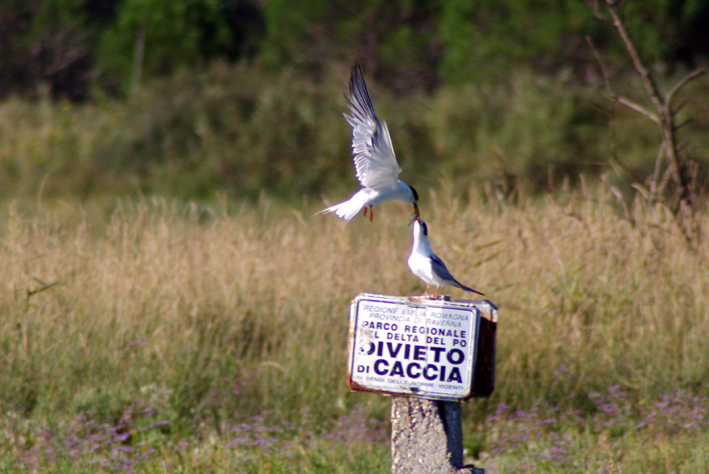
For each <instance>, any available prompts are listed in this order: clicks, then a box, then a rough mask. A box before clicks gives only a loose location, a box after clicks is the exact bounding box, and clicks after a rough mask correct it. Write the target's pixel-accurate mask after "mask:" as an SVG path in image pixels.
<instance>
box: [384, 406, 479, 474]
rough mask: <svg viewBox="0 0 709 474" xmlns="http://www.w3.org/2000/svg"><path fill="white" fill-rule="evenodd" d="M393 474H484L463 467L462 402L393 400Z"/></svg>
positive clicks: (473, 468)
mask: <svg viewBox="0 0 709 474" xmlns="http://www.w3.org/2000/svg"><path fill="white" fill-rule="evenodd" d="M391 452H392V460H393V463H392V473H393V474H484V473H485V471H484V470H483V469H479V468H475V467H474V466H463V426H462V420H461V409H460V402H442V401H433V400H424V399H421V398H415V397H411V398H409V397H392V404H391Z"/></svg>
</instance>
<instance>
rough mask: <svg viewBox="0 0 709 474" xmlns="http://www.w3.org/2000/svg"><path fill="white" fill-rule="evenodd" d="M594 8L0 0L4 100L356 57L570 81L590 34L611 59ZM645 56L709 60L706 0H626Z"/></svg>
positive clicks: (76, 95)
mask: <svg viewBox="0 0 709 474" xmlns="http://www.w3.org/2000/svg"><path fill="white" fill-rule="evenodd" d="M592 4H593V2H592V1H591V0H587V1H585V2H583V1H579V0H478V1H472V0H450V1H447V2H439V1H435V0H393V1H392V0H372V1H369V2H351V1H347V0H268V1H260V0H171V1H164V0H7V1H4V2H1V3H0V71H2V74H0V96H2V97H4V96H7V95H9V94H18V95H22V96H26V97H33V96H36V95H37V94H42V93H49V94H51V95H52V96H54V97H68V98H70V99H71V100H82V99H86V98H88V97H89V96H90V94H91V91H92V90H95V88H101V89H103V90H105V91H107V92H109V93H116V94H122V93H125V92H127V91H128V90H130V87H131V85H132V83H134V82H135V81H136V80H140V79H141V78H147V77H159V76H163V75H169V74H171V73H173V72H174V71H175V70H176V69H179V68H181V67H189V68H192V67H199V66H202V65H205V64H208V62H209V61H211V60H214V59H216V58H220V59H222V60H226V61H237V60H240V59H243V58H250V59H252V60H254V61H258V62H259V63H260V64H261V65H262V66H263V67H264V68H266V69H272V70H278V69H280V68H283V67H293V68H297V69H299V70H300V71H301V72H302V73H304V74H311V75H313V76H314V77H317V75H318V72H319V71H320V70H321V69H322V67H323V66H324V65H325V64H327V63H328V62H333V61H340V62H349V61H351V59H352V58H353V57H354V56H359V57H361V58H362V59H363V61H365V62H366V63H367V65H368V70H369V71H370V72H371V73H372V74H374V75H375V76H376V77H377V78H378V79H379V80H380V81H382V82H384V83H386V84H387V85H388V86H391V87H392V88H393V89H394V90H397V91H399V92H401V93H406V92H408V91H411V90H416V89H425V90H431V89H432V88H434V87H436V85H438V84H439V83H440V82H458V83H460V82H466V81H485V80H497V79H499V78H500V77H504V75H505V74H508V73H509V71H510V69H511V68H514V67H518V66H519V65H525V66H528V67H531V68H535V69H538V70H540V71H542V72H551V73H554V72H557V71H560V70H570V71H571V72H573V73H575V74H577V75H579V74H583V71H584V68H587V67H589V65H590V64H592V63H593V55H592V54H591V52H590V51H589V49H588V48H587V47H586V43H585V38H586V37H587V36H590V37H592V38H593V39H594V41H595V44H596V45H598V47H599V48H600V49H601V50H603V52H604V53H607V54H610V55H612V54H613V48H617V45H616V46H613V44H614V43H613V41H612V40H611V39H610V38H611V37H612V33H611V32H609V31H608V30H607V28H606V29H604V25H602V24H600V23H599V22H597V21H596V20H595V18H594V14H593V5H592ZM624 10H625V14H626V17H627V18H628V27H629V28H630V29H631V30H632V31H633V33H634V37H635V38H637V42H638V48H639V49H640V50H641V52H642V53H643V54H644V55H645V57H648V58H652V59H653V60H655V61H657V62H661V63H663V64H666V65H667V66H668V67H669V68H673V67H676V66H678V65H688V66H694V65H695V63H697V62H701V61H703V60H705V59H706V57H707V55H709V35H707V34H706V32H707V31H709V0H643V1H639V0H628V1H627V2H625V5H624Z"/></svg>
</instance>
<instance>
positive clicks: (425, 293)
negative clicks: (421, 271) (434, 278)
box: [423, 284, 431, 296]
mask: <svg viewBox="0 0 709 474" xmlns="http://www.w3.org/2000/svg"><path fill="white" fill-rule="evenodd" d="M429 288H431V285H428V284H427V285H426V291H424V292H423V296H428V289H429Z"/></svg>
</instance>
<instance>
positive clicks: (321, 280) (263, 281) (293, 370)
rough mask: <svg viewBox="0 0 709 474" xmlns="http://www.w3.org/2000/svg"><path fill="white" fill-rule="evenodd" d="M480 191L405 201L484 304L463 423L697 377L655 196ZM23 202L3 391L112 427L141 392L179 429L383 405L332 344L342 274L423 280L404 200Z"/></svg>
mask: <svg viewBox="0 0 709 474" xmlns="http://www.w3.org/2000/svg"><path fill="white" fill-rule="evenodd" d="M442 188H443V189H446V187H445V186H443V187H442ZM475 196H477V193H473V192H471V196H470V199H468V200H467V201H466V203H463V202H462V201H461V200H458V199H456V198H454V197H453V194H448V193H445V192H438V193H430V194H429V195H424V196H423V199H422V200H421V203H420V204H421V210H422V216H423V217H424V219H426V221H427V222H428V224H429V229H430V232H429V237H430V239H431V242H432V245H433V248H434V249H435V251H436V252H437V253H438V254H439V255H441V256H442V257H443V258H444V259H445V260H446V261H447V262H448V264H449V267H450V268H451V271H452V272H453V273H454V274H455V275H456V276H457V277H458V279H460V280H461V281H462V282H464V283H466V284H470V285H473V286H475V287H476V288H478V289H480V290H481V291H484V292H485V293H486V294H487V295H488V297H489V298H490V299H491V300H492V301H493V302H494V303H496V304H497V305H498V306H499V307H500V313H499V314H500V322H499V330H498V335H497V337H498V354H497V387H496V390H495V393H494V395H493V397H492V398H491V399H490V400H474V401H470V402H468V403H466V404H465V408H464V412H465V414H466V417H467V420H468V421H467V423H468V424H469V425H468V426H469V427H471V429H472V427H473V426H475V425H474V423H475V422H476V420H477V421H478V422H479V421H480V420H484V419H486V418H487V417H489V416H492V415H494V413H495V411H496V410H497V409H499V406H500V404H501V403H504V405H505V406H506V407H508V409H509V410H512V411H514V410H527V409H530V408H531V407H534V406H535V404H536V403H538V401H539V400H545V402H546V403H549V404H551V405H552V406H554V407H557V408H558V409H564V410H570V411H574V412H575V413H579V414H580V415H579V416H581V417H583V416H593V414H594V413H596V412H597V411H598V410H599V404H598V403H597V399H596V398H594V395H593V394H596V393H605V392H607V391H608V388H609V387H618V388H619V390H622V391H623V393H624V394H625V396H624V398H623V400H624V402H625V403H628V404H630V405H633V404H637V405H638V406H643V404H647V403H651V402H653V401H654V400H657V399H658V398H659V397H661V396H662V395H663V394H667V393H672V392H674V391H676V390H677V389H683V390H689V392H690V393H692V394H694V395H696V396H703V397H706V396H708V395H709V393H708V391H707V388H706V384H705V380H706V378H707V375H708V374H709V354H708V353H707V352H708V350H707V346H706V341H707V340H709V311H707V296H706V295H707V294H709V273H708V272H707V270H706V268H707V266H706V257H707V255H706V252H707V245H706V243H703V244H702V245H700V247H699V248H698V250H696V251H694V250H692V249H690V248H688V247H687V246H686V245H685V244H684V240H683V237H682V236H681V235H680V233H679V232H678V231H676V230H675V229H674V228H673V226H672V225H671V223H670V216H669V215H668V214H666V213H665V212H663V210H662V209H660V208H658V209H655V210H652V211H653V212H652V213H650V210H643V209H641V208H637V209H636V211H635V212H636V216H635V217H636V219H635V222H636V225H635V226H633V225H631V223H630V222H629V221H628V220H626V219H624V218H622V217H619V215H618V214H617V213H616V212H615V211H614V210H613V208H612V206H610V205H609V204H607V203H608V202H610V196H609V193H608V191H607V190H605V189H599V190H598V191H596V192H594V193H593V194H591V193H590V192H588V191H587V192H586V194H580V193H579V194H575V195H573V196H572V197H570V198H568V199H565V200H555V199H551V198H549V199H547V200H546V201H545V202H527V203H523V204H522V205H520V206H517V207H509V206H506V205H504V203H502V204H501V205H498V204H496V203H495V202H492V201H490V202H483V201H481V200H479V199H477V198H476V197H475ZM21 209H23V206H20V205H18V204H12V205H9V206H7V207H6V208H5V209H4V211H3V214H4V216H3V219H2V227H1V230H0V239H1V240H0V274H2V275H3V279H2V285H1V286H0V314H2V318H1V319H0V352H1V355H2V357H0V394H2V395H1V397H0V410H2V412H3V413H5V414H11V415H12V416H13V417H17V419H18V420H20V419H44V420H50V422H51V423H66V421H61V420H65V419H66V416H78V415H82V414H90V415H89V416H90V417H91V419H93V420H98V421H100V422H101V423H108V424H109V426H112V427H113V428H112V429H114V430H115V429H116V428H115V427H116V426H120V425H126V424H130V423H133V424H135V426H138V425H139V423H138V422H137V421H130V423H129V422H128V421H125V420H126V419H129V420H135V419H139V417H136V416H134V415H132V418H131V417H128V418H126V413H127V412H129V413H133V411H134V410H137V409H138V408H136V407H140V408H141V409H145V410H149V413H151V414H150V415H149V416H148V415H145V417H146V419H145V421H144V422H142V423H143V424H144V425H148V424H150V423H156V422H158V421H159V422H160V423H164V426H162V425H161V428H160V430H161V432H164V433H166V434H168V435H170V434H171V436H174V437H175V438H173V439H175V440H177V439H179V437H180V436H185V435H189V434H190V433H192V434H195V433H218V434H222V435H224V434H225V433H230V432H231V430H233V427H234V424H235V423H237V422H238V420H240V419H244V418H248V417H254V416H260V417H262V418H263V420H262V421H260V422H259V423H262V424H263V426H269V425H270V424H273V423H295V424H296V425H297V424H300V423H302V422H303V420H304V419H306V418H307V419H308V420H312V422H311V423H310V424H309V426H310V427H311V428H310V429H312V430H314V431H313V433H315V435H317V436H319V435H323V434H326V433H327V432H328V431H329V430H331V429H333V426H335V425H333V423H336V422H337V420H338V419H340V418H341V417H343V416H348V415H349V414H350V413H351V412H352V410H353V409H354V408H357V409H358V410H363V415H362V416H361V417H360V419H362V420H365V419H370V420H378V422H380V423H381V422H385V421H386V419H387V418H388V415H387V412H388V402H387V399H386V398H385V397H381V396H377V395H371V394H353V393H349V392H348V390H347V387H346V385H345V381H344V376H345V361H346V349H345V348H346V343H347V328H348V311H349V302H350V300H351V299H352V298H353V297H354V296H355V295H357V294H358V293H360V292H374V293H385V294H395V295H409V294H419V293H421V292H422V290H423V286H422V284H421V282H420V281H418V280H417V279H416V278H415V277H413V276H412V275H411V274H410V272H409V270H408V267H407V266H406V263H405V262H406V258H407V256H408V254H409V252H410V246H411V228H410V227H407V226H406V221H407V215H406V209H405V208H404V207H403V206H397V205H396V204H391V205H386V206H383V207H381V208H380V210H379V212H378V213H377V217H376V220H375V222H374V223H370V222H369V221H368V220H365V219H363V218H362V219H361V220H356V221H354V222H352V223H350V224H348V225H344V224H343V223H341V222H340V221H339V220H337V219H335V218H330V217H331V216H321V217H309V216H310V215H311V214H312V211H314V210H315V209H312V208H310V207H308V206H306V207H300V208H294V207H289V206H283V205H278V204H277V203H274V202H271V201H269V200H268V199H263V200H262V201H261V203H260V204H259V205H258V206H253V207H250V206H242V207H240V208H235V207H233V206H232V207H230V206H229V205H228V204H226V203H224V204H223V205H222V206H221V207H219V208H213V209H210V208H198V207H197V206H196V205H189V206H182V207H181V206H178V205H176V204H173V203H169V202H166V201H165V200H161V199H154V200H144V201H141V202H138V203H131V202H118V203H117V205H116V206H115V210H114V211H113V212H112V213H111V214H110V216H109V217H108V218H107V219H105V220H103V221H101V220H100V219H94V218H90V217H89V216H90V215H91V214H90V213H87V212H86V211H85V210H84V209H82V208H81V207H78V206H76V207H73V206H72V205H64V206H63V207H60V208H59V210H58V211H49V210H42V209H40V210H39V211H37V212H34V213H33V212H29V211H23V210H21ZM645 212H647V213H648V215H644V213H645ZM451 291H452V295H453V296H454V297H456V298H464V297H465V296H466V295H464V294H459V293H456V292H457V291H458V290H455V289H453V290H451ZM150 410H152V411H150ZM82 416H83V415H82ZM304 417H305V418H304ZM51 420H55V421H53V422H52V421H51ZM122 420H123V421H122ZM13 426H15V428H16V427H17V426H19V425H13ZM151 426H152V425H151ZM136 430H137V428H136ZM136 432H138V431H136ZM225 436H226V435H225ZM288 436H290V435H288ZM176 442H177V441H176Z"/></svg>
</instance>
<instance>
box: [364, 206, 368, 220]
mask: <svg viewBox="0 0 709 474" xmlns="http://www.w3.org/2000/svg"><path fill="white" fill-rule="evenodd" d="M364 217H367V206H364Z"/></svg>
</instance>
